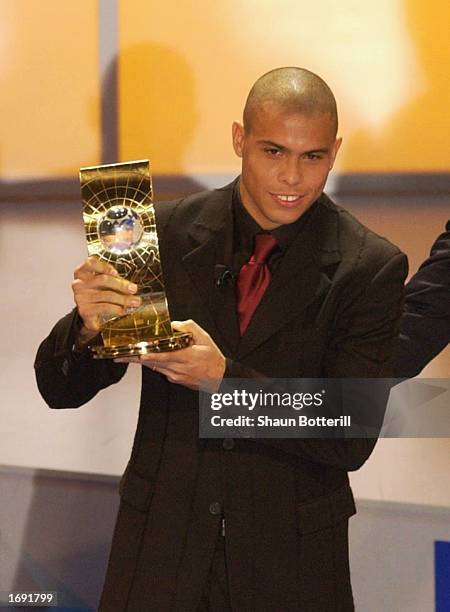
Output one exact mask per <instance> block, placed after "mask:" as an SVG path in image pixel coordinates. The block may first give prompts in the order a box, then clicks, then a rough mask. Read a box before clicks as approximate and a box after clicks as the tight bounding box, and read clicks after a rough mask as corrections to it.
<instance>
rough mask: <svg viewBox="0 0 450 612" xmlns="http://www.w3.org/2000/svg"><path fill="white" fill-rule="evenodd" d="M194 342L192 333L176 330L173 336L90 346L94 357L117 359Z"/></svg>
mask: <svg viewBox="0 0 450 612" xmlns="http://www.w3.org/2000/svg"><path fill="white" fill-rule="evenodd" d="M191 344H192V335H191V334H189V333H185V332H175V333H174V334H173V336H167V337H165V338H152V339H151V340H145V341H144V340H143V341H142V342H138V343H137V344H122V345H119V346H90V347H89V348H90V350H91V351H92V352H93V353H94V359H116V358H117V357H139V356H140V355H148V354H149V353H167V352H169V351H177V350H179V349H183V348H187V347H188V346H190V345H191Z"/></svg>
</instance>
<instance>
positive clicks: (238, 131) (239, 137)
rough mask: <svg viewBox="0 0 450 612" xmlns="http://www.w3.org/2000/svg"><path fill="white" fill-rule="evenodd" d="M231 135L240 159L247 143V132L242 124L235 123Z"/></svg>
mask: <svg viewBox="0 0 450 612" xmlns="http://www.w3.org/2000/svg"><path fill="white" fill-rule="evenodd" d="M231 134H232V138H233V149H234V152H235V153H236V155H237V156H238V157H242V154H243V150H244V142H245V132H244V126H243V125H242V123H238V122H237V121H233V125H232V127H231Z"/></svg>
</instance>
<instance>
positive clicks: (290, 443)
mask: <svg viewBox="0 0 450 612" xmlns="http://www.w3.org/2000/svg"><path fill="white" fill-rule="evenodd" d="M360 266H362V269H361V270H359V273H358V278H359V279H361V278H365V280H364V282H357V283H355V282H353V283H350V284H349V287H348V289H347V290H346V291H344V292H342V293H343V295H342V299H341V300H340V304H339V307H338V310H337V313H336V317H335V323H334V326H333V329H332V330H331V331H330V341H329V345H328V349H327V351H326V354H325V358H324V362H323V376H324V377H329V378H352V377H353V378H388V377H391V376H393V371H392V364H391V355H392V350H393V345H394V341H395V338H396V336H397V334H398V324H399V320H400V315H401V312H402V305H403V295H404V281H405V277H406V275H407V269H408V265H407V259H406V257H405V255H403V254H402V253H400V252H397V253H395V254H394V255H393V256H391V257H390V258H389V259H388V260H387V261H386V259H384V260H383V262H382V264H381V265H379V266H378V267H377V268H375V269H374V270H373V271H372V272H369V271H368V274H367V276H366V271H365V269H364V268H365V265H364V261H362V262H361V263H360ZM368 267H369V268H370V269H373V264H371V265H370V266H368ZM229 370H230V371H231V372H233V373H240V374H241V375H243V374H244V375H245V373H246V371H247V370H246V368H245V366H244V365H242V364H233V366H232V367H231V368H230V369H229ZM247 373H248V377H249V378H255V377H256V375H257V373H256V372H255V371H254V370H251V369H248V371H247ZM261 378H265V377H264V376H261ZM257 443H263V444H267V445H269V446H271V447H275V448H277V449H279V450H283V451H285V452H289V453H293V454H294V455H297V456H299V457H301V458H303V459H307V460H309V461H313V462H317V463H321V464H323V465H327V466H332V467H336V468H340V469H344V470H347V471H352V470H357V469H358V468H359V467H361V465H363V463H364V462H365V461H366V459H367V458H368V457H369V455H370V454H371V452H372V450H373V448H374V446H375V443H376V438H358V439H356V438H353V439H317V438H315V439H264V440H260V439H258V440H257Z"/></svg>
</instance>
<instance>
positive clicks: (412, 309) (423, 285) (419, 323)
mask: <svg viewBox="0 0 450 612" xmlns="http://www.w3.org/2000/svg"><path fill="white" fill-rule="evenodd" d="M449 342H450V221H448V222H447V226H446V231H445V232H444V233H443V234H441V235H440V236H439V237H438V238H437V240H436V242H435V243H434V244H433V246H432V247H431V253H430V256H429V258H428V259H427V260H426V261H424V263H423V264H422V265H421V266H420V268H419V269H418V271H417V272H416V273H415V274H414V276H412V278H411V279H410V281H409V282H408V284H407V285H406V298H405V308H404V312H403V315H402V319H401V328H400V335H399V338H398V342H397V344H396V349H395V353H394V357H393V361H394V364H395V370H396V373H397V376H401V377H408V378H409V377H412V376H417V374H419V372H420V371H421V370H422V369H423V368H424V367H425V366H426V365H427V363H429V362H430V361H431V360H432V359H433V358H434V357H435V356H436V355H438V354H439V353H440V352H441V351H442V350H443V349H444V348H445V347H446V346H447V344H448V343H449Z"/></svg>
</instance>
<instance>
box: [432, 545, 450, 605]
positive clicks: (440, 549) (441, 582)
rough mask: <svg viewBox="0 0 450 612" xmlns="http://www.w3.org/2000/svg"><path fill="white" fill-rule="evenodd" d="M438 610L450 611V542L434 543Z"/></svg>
mask: <svg viewBox="0 0 450 612" xmlns="http://www.w3.org/2000/svg"><path fill="white" fill-rule="evenodd" d="M434 568H435V572H434V573H435V584H436V612H450V542H439V541H437V542H435V543H434Z"/></svg>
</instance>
